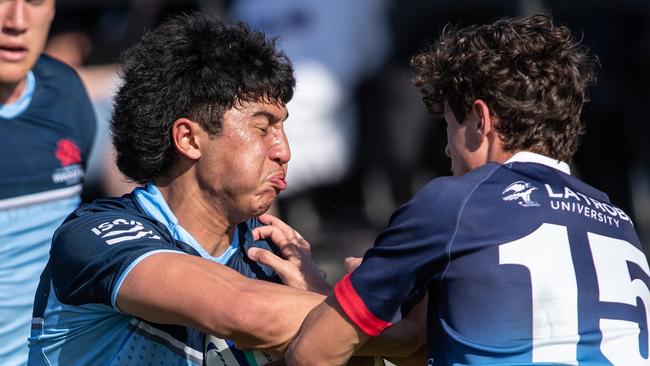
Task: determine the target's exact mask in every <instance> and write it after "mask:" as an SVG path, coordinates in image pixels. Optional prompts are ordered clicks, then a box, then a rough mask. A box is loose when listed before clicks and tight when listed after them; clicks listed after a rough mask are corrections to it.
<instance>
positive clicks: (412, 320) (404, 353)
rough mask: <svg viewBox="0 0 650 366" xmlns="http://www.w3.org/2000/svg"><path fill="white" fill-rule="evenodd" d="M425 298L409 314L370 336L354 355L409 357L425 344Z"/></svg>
mask: <svg viewBox="0 0 650 366" xmlns="http://www.w3.org/2000/svg"><path fill="white" fill-rule="evenodd" d="M426 316H427V298H426V297H424V298H423V299H422V300H421V301H420V302H419V303H418V304H416V305H415V306H414V307H413V308H412V309H411V311H410V312H409V314H408V315H407V316H406V317H404V318H403V319H402V320H400V321H399V322H397V323H395V324H394V325H393V326H391V327H389V328H387V329H386V330H385V331H384V332H382V333H381V334H380V335H379V336H377V337H372V338H370V339H368V341H367V342H366V343H365V344H364V345H363V346H362V347H361V348H360V349H359V350H357V352H355V356H371V355H376V356H384V357H409V356H411V355H413V354H414V353H415V352H416V351H418V350H419V349H420V348H421V347H422V346H423V345H425V344H426Z"/></svg>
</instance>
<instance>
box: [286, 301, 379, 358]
mask: <svg viewBox="0 0 650 366" xmlns="http://www.w3.org/2000/svg"><path fill="white" fill-rule="evenodd" d="M367 339H368V336H367V335H365V334H364V333H363V332H361V331H360V330H359V329H358V328H357V327H356V326H354V324H352V323H351V322H350V321H349V320H348V318H347V316H346V315H345V314H344V313H343V312H342V311H341V309H340V308H339V306H338V304H337V302H336V299H334V298H333V297H332V296H330V297H328V298H327V300H326V301H324V302H323V303H321V304H320V305H318V306H317V307H315V308H314V309H313V310H312V311H311V312H310V313H309V315H308V316H307V318H306V319H305V321H304V322H303V324H302V326H301V327H300V331H299V332H298V335H297V336H296V337H295V338H294V340H293V341H292V342H291V344H290V345H289V348H287V352H286V354H285V359H286V361H287V364H288V365H344V364H345V363H346V362H347V360H348V359H349V358H350V356H352V353H353V352H354V351H355V350H356V349H358V348H359V347H360V346H361V345H362V344H363V343H364V342H365V341H366V340H367Z"/></svg>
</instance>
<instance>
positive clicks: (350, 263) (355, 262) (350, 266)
mask: <svg viewBox="0 0 650 366" xmlns="http://www.w3.org/2000/svg"><path fill="white" fill-rule="evenodd" d="M362 260H363V258H359V257H347V258H345V259H344V260H343V266H344V267H345V272H347V273H350V272H352V271H354V270H355V269H356V268H357V267H359V265H360V264H361V261H362Z"/></svg>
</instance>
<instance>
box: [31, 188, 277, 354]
mask: <svg viewBox="0 0 650 366" xmlns="http://www.w3.org/2000/svg"><path fill="white" fill-rule="evenodd" d="M259 225H260V223H259V222H258V221H257V219H251V220H248V221H245V222H243V223H241V224H239V225H238V226H237V229H236V233H235V238H234V239H233V242H232V243H231V246H230V248H229V249H228V250H227V251H226V252H225V253H224V254H222V255H221V256H219V257H212V256H210V255H209V254H208V253H206V252H205V250H204V249H203V248H202V247H201V246H200V245H199V244H198V243H197V242H196V241H195V240H194V239H193V238H192V237H191V236H190V235H189V234H188V233H187V232H186V231H185V230H184V229H183V228H182V227H181V226H180V225H178V220H177V219H176V217H175V216H174V215H173V213H172V211H171V210H170V209H169V207H168V206H167V204H166V203H165V202H164V199H163V198H162V194H161V193H160V191H158V189H157V188H156V187H155V186H154V185H153V184H149V185H148V186H147V187H146V189H142V188H137V189H136V190H135V191H134V192H133V193H132V194H130V195H126V196H124V197H123V198H118V199H104V200H99V201H96V202H95V203H93V204H88V205H83V206H81V207H80V208H79V209H78V210H76V211H75V212H74V213H73V214H72V215H70V216H69V217H68V218H67V219H66V220H65V222H64V223H63V225H62V226H61V227H60V228H59V229H58V230H57V231H56V233H55V235H54V239H53V242H52V250H51V253H50V260H49V262H48V265H47V267H46V270H45V271H44V273H43V275H42V276H41V282H40V285H39V288H38V291H37V294H36V300H35V303H34V321H33V326H32V336H31V337H30V356H29V364H30V365H73V364H83V365H95V364H96V365H132V364H148V363H151V364H153V365H202V363H203V347H204V342H205V334H203V333H201V332H199V331H197V330H195V329H191V328H186V327H182V326H174V325H160V324H154V323H150V322H147V321H145V320H142V319H139V318H136V317H133V316H131V315H129V314H125V313H123V312H121V311H120V310H119V308H118V307H117V305H116V299H117V294H118V292H119V289H120V286H121V284H122V282H123V280H124V278H125V277H126V276H127V275H128V274H129V272H130V271H131V270H132V268H134V266H135V265H137V264H138V263H139V262H140V261H141V260H143V259H144V258H146V257H148V256H150V255H155V254H156V253H159V252H175V253H184V254H188V255H195V256H200V257H203V258H205V259H208V260H212V261H214V262H215V265H219V264H225V265H228V266H229V267H231V268H233V269H235V270H237V271H238V272H240V273H242V274H244V275H246V276H248V277H250V278H258V279H262V280H267V281H274V282H279V278H278V277H277V275H276V274H275V273H274V272H273V271H272V270H271V269H270V268H269V267H266V266H261V265H258V264H257V263H255V262H253V261H251V260H250V259H248V257H247V256H246V254H245V253H246V249H247V248H248V247H250V246H258V247H262V248H265V249H268V250H275V251H276V252H277V250H276V248H275V247H274V246H272V245H271V244H269V243H268V242H267V241H255V240H254V239H253V236H252V231H251V230H252V229H253V228H255V227H256V226H259ZM217 263H219V264H217ZM188 280H191V279H188ZM230 346H231V347H232V342H230ZM232 352H233V353H236V354H237V353H238V352H239V353H241V351H239V350H233V351H232ZM242 357H243V354H242ZM142 360H144V361H142Z"/></svg>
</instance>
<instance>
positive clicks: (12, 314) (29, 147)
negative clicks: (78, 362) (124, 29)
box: [0, 56, 95, 365]
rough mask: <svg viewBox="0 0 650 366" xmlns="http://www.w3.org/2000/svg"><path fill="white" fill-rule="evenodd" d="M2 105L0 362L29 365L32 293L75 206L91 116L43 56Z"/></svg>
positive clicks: (64, 75)
mask: <svg viewBox="0 0 650 366" xmlns="http://www.w3.org/2000/svg"><path fill="white" fill-rule="evenodd" d="M27 81H28V82H27V83H26V87H25V90H24V92H23V95H22V96H21V97H20V98H19V100H18V101H17V102H16V103H12V104H11V105H0V141H2V143H0V363H1V364H2V365H24V364H25V363H26V362H27V353H28V349H27V338H28V337H29V329H30V322H31V317H32V304H33V303H34V293H35V292H36V287H37V285H38V278H39V275H40V274H41V272H42V271H43V268H44V267H45V263H46V262H47V257H48V251H49V249H50V242H51V240H52V234H53V233H54V231H55V230H56V228H57V227H58V226H59V225H61V222H63V219H65V217H66V216H67V215H69V214H70V212H72V211H73V210H74V209H75V208H77V207H78V206H79V203H80V198H79V194H80V192H81V181H82V178H83V176H84V170H85V165H86V161H87V158H88V155H89V153H90V149H91V145H92V142H93V138H94V133H95V116H94V113H93V110H92V107H91V104H90V101H89V100H88V96H87V94H86V91H85V90H84V87H83V85H82V83H81V80H80V79H79V77H78V76H77V74H76V73H75V72H74V70H72V69H71V68H70V67H68V66H66V65H64V64H62V63H60V62H57V61H55V60H53V59H51V58H49V57H47V56H42V57H41V58H40V59H39V60H38V62H37V63H36V65H35V66H34V68H33V69H32V70H31V71H30V73H29V74H28V78H27Z"/></svg>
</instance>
